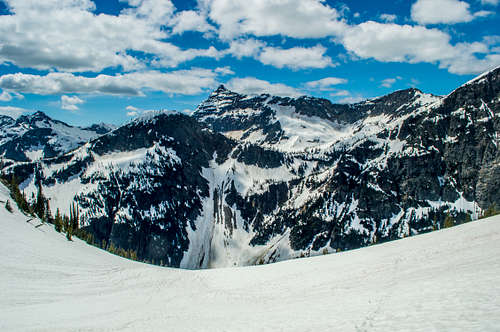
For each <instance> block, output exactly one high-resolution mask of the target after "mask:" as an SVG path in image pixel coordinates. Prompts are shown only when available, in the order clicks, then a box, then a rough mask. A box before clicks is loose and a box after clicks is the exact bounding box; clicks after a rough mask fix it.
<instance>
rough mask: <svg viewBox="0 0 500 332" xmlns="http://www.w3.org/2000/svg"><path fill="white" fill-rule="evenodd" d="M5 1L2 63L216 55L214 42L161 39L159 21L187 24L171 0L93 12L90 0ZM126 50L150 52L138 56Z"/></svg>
mask: <svg viewBox="0 0 500 332" xmlns="http://www.w3.org/2000/svg"><path fill="white" fill-rule="evenodd" d="M5 2H6V4H7V5H8V7H9V10H10V12H11V13H12V15H2V19H1V20H0V64H1V63H13V64H15V65H17V66H20V67H29V68H35V69H39V70H50V69H57V70H60V71H69V72H82V71H92V72H99V71H101V70H102V69H104V68H108V67H122V68H123V69H124V70H126V71H130V70H137V69H143V68H145V67H146V66H147V65H148V60H146V59H149V58H151V59H153V64H154V65H158V66H164V67H175V66H177V65H178V64H180V63H182V62H185V61H188V60H191V59H194V58H196V57H218V56H219V53H218V52H217V50H215V48H213V47H212V48H209V49H181V48H179V47H177V46H175V45H173V44H171V43H169V42H165V41H164V40H165V39H166V38H168V36H169V33H168V31H167V29H165V28H164V27H163V26H162V25H169V24H177V25H178V27H177V29H178V30H179V29H181V30H182V29H184V28H187V25H186V24H187V23H186V20H187V19H182V18H180V19H179V18H177V19H176V18H175V17H174V16H173V11H174V9H175V8H174V7H173V5H172V3H171V2H170V1H169V0H142V1H137V0H129V1H128V3H129V4H130V5H133V6H135V7H133V8H128V9H126V10H123V11H122V12H121V13H120V14H119V15H118V16H114V15H107V14H99V15H95V14H94V13H93V12H92V10H94V8H95V6H94V3H93V2H91V1H88V0H60V1H55V0H47V1H24V0H6V1H5ZM47 13H50V15H47ZM179 15H180V16H178V17H185V16H186V17H187V16H189V14H187V15H182V14H179ZM177 25H176V26H177ZM174 29H176V27H174ZM179 31H180V30H179ZM129 51H136V52H139V53H145V54H148V55H150V56H149V57H146V58H144V57H141V58H138V57H135V56H132V55H130V53H129Z"/></svg>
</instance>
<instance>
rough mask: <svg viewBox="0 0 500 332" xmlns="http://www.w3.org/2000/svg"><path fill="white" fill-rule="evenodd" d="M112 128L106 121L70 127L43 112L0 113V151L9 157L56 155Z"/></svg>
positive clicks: (31, 157)
mask: <svg viewBox="0 0 500 332" xmlns="http://www.w3.org/2000/svg"><path fill="white" fill-rule="evenodd" d="M113 129H115V127H114V126H112V125H107V124H97V125H93V126H91V127H88V128H80V127H73V126H70V125H68V124H66V123H64V122H62V121H58V120H54V119H51V118H50V117H48V116H47V115H45V113H43V112H36V113H34V114H31V115H23V116H20V117H19V118H18V119H13V118H11V117H9V116H5V115H0V155H1V156H2V157H3V159H5V160H8V161H34V160H39V159H43V158H50V157H55V156H58V155H61V154H63V153H66V152H68V151H71V150H73V149H76V148H77V147H79V146H81V145H82V144H84V143H85V142H87V141H89V140H90V139H92V138H96V137H98V136H100V135H103V134H106V133H108V132H109V131H111V130H113Z"/></svg>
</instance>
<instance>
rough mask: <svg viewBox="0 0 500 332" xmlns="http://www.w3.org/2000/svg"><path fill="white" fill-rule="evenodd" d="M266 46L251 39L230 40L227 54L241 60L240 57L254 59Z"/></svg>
mask: <svg viewBox="0 0 500 332" xmlns="http://www.w3.org/2000/svg"><path fill="white" fill-rule="evenodd" d="M265 46H266V44H265V43H264V42H262V41H260V40H256V39H253V38H249V39H237V40H232V41H231V43H230V44H229V49H228V50H227V51H226V52H227V53H228V54H231V55H233V56H234V57H236V58H238V59H241V58H242V57H253V58H256V57H257V56H258V54H259V53H260V52H261V50H262V48H264V47H265Z"/></svg>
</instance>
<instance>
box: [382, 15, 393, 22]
mask: <svg viewBox="0 0 500 332" xmlns="http://www.w3.org/2000/svg"><path fill="white" fill-rule="evenodd" d="M379 18H380V19H381V20H382V21H384V22H394V21H395V20H396V19H397V18H398V17H397V16H396V15H394V14H380V16H379Z"/></svg>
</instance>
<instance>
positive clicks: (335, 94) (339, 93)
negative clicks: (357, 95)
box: [330, 90, 351, 97]
mask: <svg viewBox="0 0 500 332" xmlns="http://www.w3.org/2000/svg"><path fill="white" fill-rule="evenodd" d="M350 95H351V93H350V92H349V91H347V90H335V92H332V93H330V96H332V97H346V96H350Z"/></svg>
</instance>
